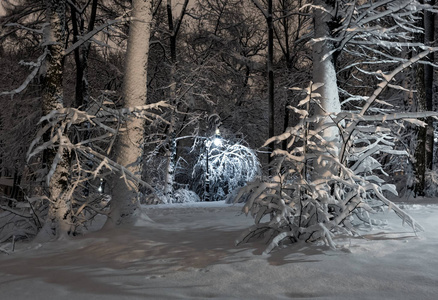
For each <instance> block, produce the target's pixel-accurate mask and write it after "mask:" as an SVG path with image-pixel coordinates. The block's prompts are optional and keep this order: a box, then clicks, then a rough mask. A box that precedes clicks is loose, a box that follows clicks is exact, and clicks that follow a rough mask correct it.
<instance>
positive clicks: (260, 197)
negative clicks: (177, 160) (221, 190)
mask: <svg viewBox="0 0 438 300" xmlns="http://www.w3.org/2000/svg"><path fill="white" fill-rule="evenodd" d="M305 92H306V94H307V97H306V99H304V100H303V101H301V102H300V104H299V105H300V106H305V107H307V109H298V108H294V107H290V108H291V109H293V110H294V111H295V112H296V113H299V114H300V115H301V119H300V122H299V123H298V124H297V125H296V126H294V127H290V128H288V129H287V130H286V131H285V132H284V133H283V134H281V135H279V136H276V137H273V138H271V139H269V140H267V141H266V143H265V145H268V144H269V143H271V142H278V143H280V142H282V141H285V140H287V141H288V148H287V150H281V149H277V150H274V152H273V153H272V155H273V156H276V157H277V160H276V165H275V167H276V170H275V171H274V174H275V175H273V176H272V177H271V178H270V179H269V180H265V181H262V180H258V181H255V182H253V183H251V184H249V185H247V186H246V187H243V188H242V189H241V190H240V192H239V194H238V196H237V197H236V201H239V200H240V198H241V197H242V196H244V197H245V198H247V201H246V203H245V205H244V208H243V210H244V212H245V213H246V214H251V216H253V217H254V219H255V224H254V225H253V226H252V227H250V228H249V229H248V230H246V231H245V232H244V233H243V234H242V235H241V236H240V238H239V239H238V240H237V244H239V243H241V242H245V241H247V240H248V239H250V238H252V237H257V236H260V235H263V234H264V235H266V234H267V235H268V236H269V237H270V244H269V246H268V247H267V249H266V250H265V252H270V251H271V250H272V249H273V248H275V247H276V246H278V245H279V243H281V242H284V241H292V242H296V241H299V240H301V241H306V242H323V243H325V244H326V245H328V246H330V247H332V248H335V247H336V244H335V242H334V241H333V236H334V235H335V234H337V233H342V234H348V235H355V234H357V232H356V230H355V225H357V224H367V225H369V226H372V225H375V224H379V223H381V221H379V220H374V219H372V218H371V217H370V214H372V213H374V212H376V211H377V210H378V209H380V208H381V207H382V206H388V207H389V208H390V209H392V210H394V211H395V213H396V214H397V215H399V216H400V217H401V218H402V219H403V221H404V222H405V223H407V224H408V225H410V226H411V227H412V228H413V229H414V231H419V230H422V227H421V226H420V225H419V224H418V223H417V222H416V221H415V220H413V219H412V218H411V217H410V216H409V215H407V214H406V213H405V212H404V211H402V210H401V209H400V208H398V207H397V205H395V204H394V203H392V202H391V201H390V200H388V199H387V197H385V195H384V192H390V193H393V194H395V195H396V194H397V191H396V189H395V187H394V186H393V185H391V184H387V183H386V182H385V181H384V180H383V179H382V178H381V175H388V174H386V173H385V171H384V170H383V168H382V164H381V163H380V162H379V161H378V160H377V157H379V156H381V155H382V154H387V155H406V154H407V153H406V152H405V151H400V150H397V149H396V148H395V146H396V144H395V142H396V138H395V137H394V136H393V135H391V131H390V130H389V129H388V128H386V127H385V126H386V122H390V121H391V120H400V119H405V120H407V121H409V122H411V123H415V124H417V125H424V124H422V123H421V122H418V121H417V120H416V119H413V118H416V117H418V116H417V114H415V113H398V114H387V115H382V114H380V115H379V114H377V115H376V114H374V115H365V114H364V111H366V110H364V111H363V112H360V113H359V112H354V113H351V112H341V113H339V114H337V115H336V114H334V115H333V114H331V115H330V117H331V119H332V121H333V123H332V124H331V125H332V126H333V125H335V126H337V128H338V129H339V132H340V139H338V140H336V139H334V140H333V141H328V140H327V139H326V138H324V137H323V132H324V130H325V129H326V128H327V127H326V126H324V125H327V124H323V125H322V126H321V123H320V117H318V116H317V117H313V118H312V117H309V116H308V111H309V110H308V107H309V103H310V102H312V101H315V102H316V103H317V100H316V99H314V97H317V95H318V94H317V93H313V92H312V84H311V85H310V86H309V87H308V88H307V89H306V90H305ZM377 95H378V93H376V97H377ZM368 101H373V99H372V97H370V98H369V99H368ZM328 126H330V125H328Z"/></svg>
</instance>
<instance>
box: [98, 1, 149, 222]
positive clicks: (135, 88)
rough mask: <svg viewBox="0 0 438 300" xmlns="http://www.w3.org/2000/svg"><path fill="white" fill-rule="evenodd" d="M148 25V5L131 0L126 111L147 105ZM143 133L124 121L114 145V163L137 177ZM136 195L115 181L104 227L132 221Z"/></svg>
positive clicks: (135, 121)
mask: <svg viewBox="0 0 438 300" xmlns="http://www.w3.org/2000/svg"><path fill="white" fill-rule="evenodd" d="M151 21H152V12H151V1H150V0H133V1H132V21H131V25H130V28H129V37H128V46H127V47H128V48H127V51H126V64H125V77H124V82H123V95H124V101H125V102H124V105H125V107H132V106H138V105H145V104H146V96H147V63H148V56H149V37H150V23H151ZM144 133H145V129H144V120H143V119H140V118H135V117H132V118H130V119H128V120H127V121H126V130H125V131H123V132H120V134H119V137H118V141H117V143H116V145H115V155H116V161H117V162H118V163H119V164H121V165H122V166H125V167H126V168H127V169H128V170H129V171H131V172H132V173H134V174H135V175H136V176H138V177H140V176H141V170H142V160H141V158H142V154H143V139H144ZM138 193H139V187H138V185H137V184H134V183H130V184H129V185H128V184H127V182H126V181H125V180H124V179H123V178H114V180H113V186H112V200H111V212H110V215H109V218H108V220H107V222H106V224H105V226H106V227H112V226H114V225H118V224H120V223H129V222H131V221H132V220H133V217H134V215H135V212H136V210H137V208H138Z"/></svg>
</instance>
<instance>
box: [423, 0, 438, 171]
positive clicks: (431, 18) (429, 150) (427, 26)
mask: <svg viewBox="0 0 438 300" xmlns="http://www.w3.org/2000/svg"><path fill="white" fill-rule="evenodd" d="M435 2H436V1H435V0H430V1H428V3H429V4H430V5H432V6H434V5H435ZM424 43H425V44H426V45H427V46H430V47H433V46H434V44H435V14H434V13H432V12H429V11H426V12H424ZM427 59H428V60H429V61H430V62H432V63H433V62H434V54H433V52H432V53H431V54H429V55H428V56H427ZM433 73H434V71H433V67H432V66H431V65H424V88H425V96H426V109H427V110H428V111H433V109H434V107H433V97H434V95H433V80H434V75H433ZM433 132H434V129H433V119H432V118H428V119H427V132H426V149H425V150H426V168H427V169H429V170H432V169H433V153H434V135H433Z"/></svg>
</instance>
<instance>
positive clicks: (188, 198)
mask: <svg viewBox="0 0 438 300" xmlns="http://www.w3.org/2000/svg"><path fill="white" fill-rule="evenodd" d="M200 201H201V199H199V196H198V195H197V194H196V193H195V192H194V191H191V190H188V189H179V190H176V191H175V193H174V195H173V199H171V202H168V203H190V202H200Z"/></svg>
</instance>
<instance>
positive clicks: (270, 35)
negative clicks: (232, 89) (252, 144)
mask: <svg viewBox="0 0 438 300" xmlns="http://www.w3.org/2000/svg"><path fill="white" fill-rule="evenodd" d="M266 22H267V23H268V105H269V109H268V114H269V130H268V131H269V132H268V135H269V136H268V138H271V137H273V136H274V134H275V133H274V120H275V115H274V66H273V65H274V24H273V14H272V0H268V15H267V18H266ZM269 150H270V152H273V151H274V144H273V143H271V144H270V145H269ZM271 160H272V157H271V155H269V162H271Z"/></svg>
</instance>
